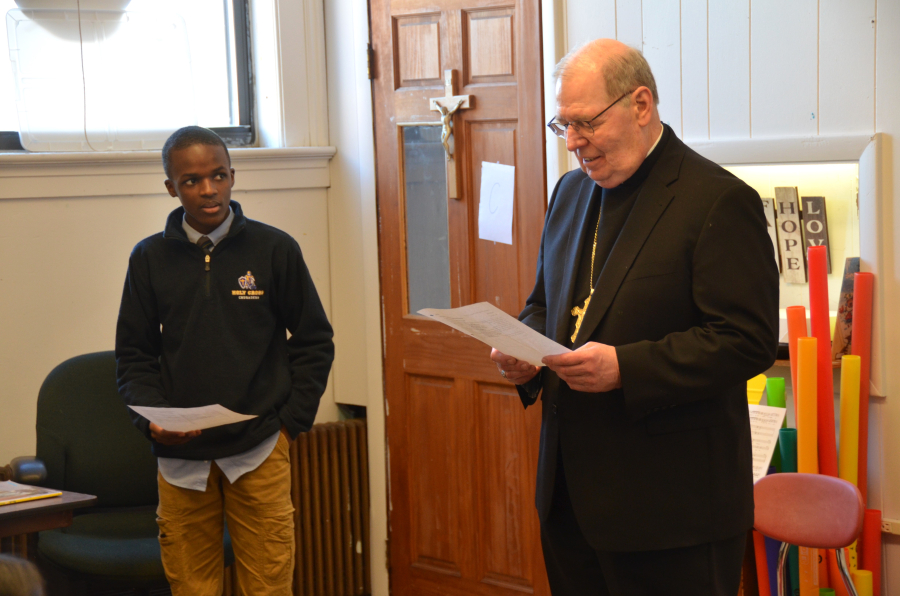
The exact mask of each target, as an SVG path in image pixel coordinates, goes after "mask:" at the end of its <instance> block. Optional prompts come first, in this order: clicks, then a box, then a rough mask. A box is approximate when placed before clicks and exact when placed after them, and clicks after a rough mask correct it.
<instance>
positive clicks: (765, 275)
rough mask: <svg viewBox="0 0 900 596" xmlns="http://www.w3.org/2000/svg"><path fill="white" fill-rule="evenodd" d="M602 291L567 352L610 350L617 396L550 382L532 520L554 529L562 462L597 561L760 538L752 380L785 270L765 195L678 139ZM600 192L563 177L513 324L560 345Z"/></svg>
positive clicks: (547, 375) (535, 385) (768, 344)
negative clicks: (605, 554) (608, 554)
mask: <svg viewBox="0 0 900 596" xmlns="http://www.w3.org/2000/svg"><path fill="white" fill-rule="evenodd" d="M666 133H667V134H664V135H663V139H662V140H661V141H660V143H665V145H664V146H663V148H662V153H661V154H660V157H659V160H658V161H657V163H656V164H655V165H654V167H653V169H652V170H651V171H650V173H649V175H648V178H647V180H646V181H645V182H644V184H643V185H642V186H641V188H640V190H639V191H638V195H637V197H636V199H635V203H634V207H633V208H632V210H631V213H630V215H629V216H628V219H627V220H626V221H625V224H624V227H623V228H622V231H621V233H620V234H619V237H618V240H617V241H616V243H615V245H614V246H613V248H612V251H611V252H610V254H609V258H608V260H607V261H606V264H605V266H604V267H603V270H602V272H601V274H600V277H599V279H598V281H597V283H596V285H595V286H594V287H595V290H594V295H593V297H592V298H591V302H590V305H589V306H588V310H587V313H586V314H585V317H584V321H583V323H582V325H581V328H580V330H579V333H578V336H577V337H576V339H575V343H574V348H576V349H577V348H578V347H580V346H582V345H584V344H585V343H586V342H589V341H593V342H600V343H604V344H609V345H612V346H615V348H616V355H617V357H618V362H619V370H620V373H621V379H622V387H621V389H616V390H613V391H609V392H606V393H582V392H577V391H573V390H571V389H570V388H569V387H568V385H567V384H566V383H565V382H563V381H561V380H560V379H559V377H558V376H557V375H556V374H555V373H553V372H552V371H550V370H549V369H547V368H544V369H542V371H541V373H540V375H539V376H538V377H536V378H535V379H534V380H532V381H531V382H530V383H529V384H526V385H523V386H518V390H519V394H520V396H521V398H522V401H523V403H524V404H525V406H526V407H528V406H529V405H530V404H532V403H534V401H535V399H536V396H537V394H538V391H539V390H540V392H541V399H542V400H543V416H542V418H543V421H542V425H541V438H540V455H539V459H538V472H537V491H536V493H537V494H536V505H537V508H538V513H539V515H540V517H541V520H542V521H545V520H546V519H547V515H548V512H549V509H550V504H551V500H552V495H553V485H554V479H555V474H556V467H557V450H558V448H561V449H562V454H561V459H562V462H563V466H564V468H565V476H566V481H567V487H568V490H569V494H570V498H571V501H572V506H573V509H574V512H575V516H576V519H577V520H578V523H579V526H580V528H581V530H582V532H583V534H584V536H585V538H586V539H587V540H588V542H589V543H590V544H591V546H593V547H594V548H595V549H598V550H606V551H642V550H661V549H668V548H676V547H682V546H690V545H695V544H700V543H704V542H710V541H715V540H720V539H725V538H729V537H732V536H736V535H738V534H739V533H741V532H743V531H746V530H747V529H749V528H750V527H751V526H752V525H753V479H752V454H751V442H750V422H749V414H748V408H747V389H746V382H747V380H748V379H750V378H752V377H754V376H756V375H758V374H759V373H761V372H763V371H765V370H766V369H768V368H769V367H770V366H771V365H772V364H773V362H774V360H775V351H776V347H777V343H778V339H777V330H778V268H777V265H776V262H775V258H774V255H773V247H772V242H771V240H770V239H769V236H768V233H767V231H766V219H765V216H764V213H763V207H762V202H761V201H760V197H759V195H758V194H757V193H756V191H754V190H753V189H751V188H750V187H749V186H747V185H746V184H745V183H744V182H742V181H741V180H739V179H738V178H736V177H735V176H733V175H732V174H730V173H729V172H727V171H726V170H724V169H722V168H721V167H719V166H717V165H716V164H714V163H712V162H711V161H709V160H707V159H705V158H703V157H701V156H700V155H699V154H697V153H696V152H694V151H693V150H691V149H690V148H688V147H687V146H686V145H685V144H684V143H683V142H681V141H680V140H679V139H678V138H677V137H676V136H675V134H674V133H673V132H672V130H671V129H668V130H667V131H666ZM594 185H595V183H594V181H593V180H591V179H590V178H588V177H587V176H586V175H585V174H584V173H582V172H581V171H573V172H569V173H568V174H566V175H565V176H563V177H562V178H561V179H560V181H559V183H558V184H557V186H556V189H555V190H554V192H553V196H552V199H551V201H550V205H549V208H548V210H547V215H546V219H545V222H544V231H543V235H542V240H541V249H540V255H539V258H538V267H537V278H536V282H535V286H534V290H533V291H532V293H531V295H530V296H529V298H528V301H527V304H526V306H525V309H524V310H523V311H522V313H521V314H520V315H519V319H520V320H521V321H523V322H524V323H525V324H527V325H528V326H530V327H532V328H533V329H536V330H537V331H539V332H541V333H543V334H545V335H546V336H547V337H550V338H552V339H554V340H556V341H557V342H559V343H561V344H563V345H566V341H567V339H568V338H567V337H566V334H567V331H568V328H569V322H570V319H571V316H572V315H571V314H570V310H571V309H572V307H573V306H575V305H574V304H573V298H572V296H573V285H574V283H575V277H576V275H577V271H578V259H579V256H580V253H581V246H582V243H583V242H591V241H592V237H591V238H589V237H588V236H591V235H592V234H593V229H590V230H589V229H588V227H589V222H588V219H589V216H588V214H589V212H590V208H589V204H590V199H591V194H592V192H593V190H594Z"/></svg>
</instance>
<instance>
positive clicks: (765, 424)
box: [749, 404, 787, 482]
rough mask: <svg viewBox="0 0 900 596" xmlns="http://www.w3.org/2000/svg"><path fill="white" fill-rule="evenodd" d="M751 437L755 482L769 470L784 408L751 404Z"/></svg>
mask: <svg viewBox="0 0 900 596" xmlns="http://www.w3.org/2000/svg"><path fill="white" fill-rule="evenodd" d="M749 408H750V439H751V440H752V441H753V482H756V481H757V480H759V479H760V478H762V477H763V476H765V475H766V474H767V473H768V472H769V463H771V461H772V454H774V453H775V449H776V448H777V447H778V431H779V430H781V423H782V422H783V421H784V414H785V412H787V410H785V409H784V408H774V407H772V406H760V405H754V404H749Z"/></svg>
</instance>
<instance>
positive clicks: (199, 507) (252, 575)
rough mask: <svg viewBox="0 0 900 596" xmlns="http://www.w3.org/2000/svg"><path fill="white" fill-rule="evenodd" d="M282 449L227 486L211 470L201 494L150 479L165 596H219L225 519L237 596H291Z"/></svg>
mask: <svg viewBox="0 0 900 596" xmlns="http://www.w3.org/2000/svg"><path fill="white" fill-rule="evenodd" d="M288 448H289V444H288V441H287V439H286V438H285V437H284V434H281V435H280V436H279V437H278V443H277V444H276V445H275V449H274V450H272V454H271V455H269V457H268V458H267V459H266V460H265V461H264V462H263V463H262V465H260V466H259V467H258V468H257V469H255V470H253V471H252V472H248V473H247V474H244V475H243V476H241V477H240V478H238V481H237V482H235V483H234V484H231V483H230V482H229V481H228V479H227V478H226V477H225V475H224V474H222V472H221V470H219V467H218V466H217V465H216V464H215V462H213V463H212V465H211V466H210V473H209V480H208V482H207V485H206V491H205V492H202V493H201V492H199V491H195V490H189V489H185V488H180V487H177V486H173V485H171V484H169V483H168V482H166V480H165V479H164V478H163V477H162V474H158V481H159V508H158V509H157V516H158V517H157V520H156V521H157V523H158V524H159V545H160V548H161V550H162V562H163V567H164V568H165V570H166V577H167V578H168V580H169V584H170V585H171V587H172V594H173V596H221V594H222V588H223V585H222V580H223V572H224V553H223V549H222V536H223V533H224V526H223V519H227V520H228V531H229V533H230V534H231V541H232V546H233V548H234V556H235V566H236V571H237V582H238V585H239V587H240V590H241V593H242V594H246V595H248V596H249V595H253V596H265V595H273V596H274V595H285V596H289V595H290V594H291V586H292V579H293V570H294V516H293V512H294V508H293V506H292V505H291V470H290V452H289V450H288Z"/></svg>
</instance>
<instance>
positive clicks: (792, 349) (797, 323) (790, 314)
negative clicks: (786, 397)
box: [786, 306, 809, 417]
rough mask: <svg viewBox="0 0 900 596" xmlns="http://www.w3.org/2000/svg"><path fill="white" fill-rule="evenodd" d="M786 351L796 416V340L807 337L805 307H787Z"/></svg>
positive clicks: (795, 414)
mask: <svg viewBox="0 0 900 596" xmlns="http://www.w3.org/2000/svg"><path fill="white" fill-rule="evenodd" d="M786 310H787V325H788V351H789V354H790V359H791V391H792V392H793V394H794V416H795V417H796V416H797V340H798V339H799V338H801V337H808V336H809V329H807V327H806V307H805V306H789V307H787V309H786Z"/></svg>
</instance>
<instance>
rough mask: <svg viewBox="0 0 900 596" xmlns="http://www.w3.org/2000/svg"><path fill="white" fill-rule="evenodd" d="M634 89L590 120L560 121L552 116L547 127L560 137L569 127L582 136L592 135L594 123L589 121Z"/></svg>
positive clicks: (630, 92) (617, 101) (562, 137)
mask: <svg viewBox="0 0 900 596" xmlns="http://www.w3.org/2000/svg"><path fill="white" fill-rule="evenodd" d="M634 91H635V90H634V89H632V90H631V91H629V92H627V93H624V94H623V95H622V96H621V97H619V99H617V100H616V101H614V102H612V103H611V104H609V105H608V106H606V109H605V110H603V111H602V112H600V113H599V114H597V115H596V116H594V117H593V118H591V119H590V120H585V121H583V122H567V123H562V122H556V116H554V117H553V118H552V119H551V120H550V122H548V123H547V128H549V129H550V130H552V131H553V134H555V135H556V136H558V137H559V138H561V139H565V138H566V135H567V134H568V130H569V128H570V127H571V128H572V129H573V130H574V131H575V132H577V133H578V134H580V135H581V136H583V137H590V136H593V135H594V125H593V124H591V122H593V121H594V120H596V119H597V118H599V117H600V116H602V115H603V114H605V113H606V112H607V111H608V110H609V109H610V108H611V107H613V106H614V105H616V104H617V103H619V102H620V101H622V100H623V99H625V97H627V96H628V95H631V94H632V93H634Z"/></svg>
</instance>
